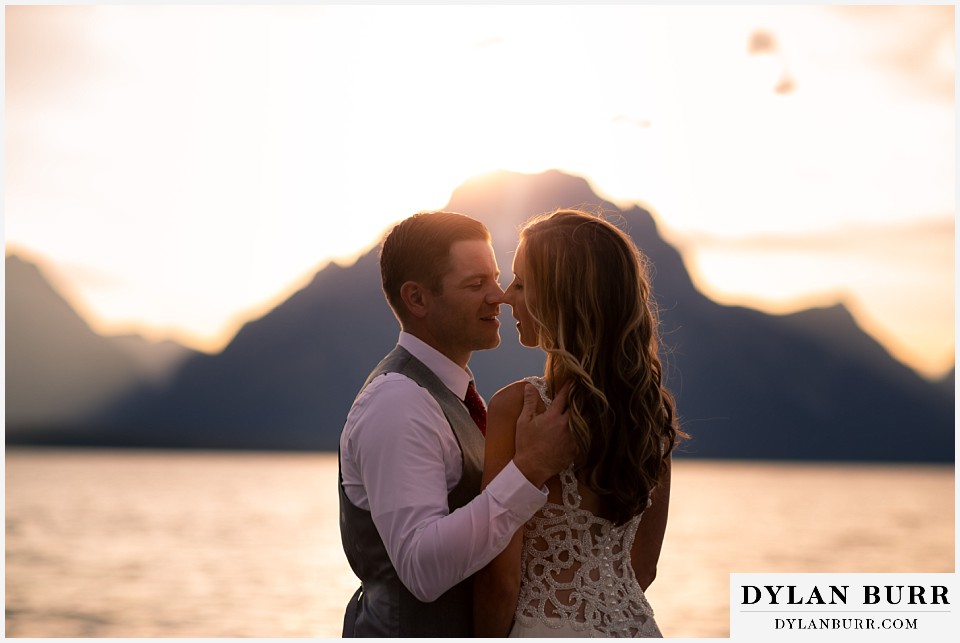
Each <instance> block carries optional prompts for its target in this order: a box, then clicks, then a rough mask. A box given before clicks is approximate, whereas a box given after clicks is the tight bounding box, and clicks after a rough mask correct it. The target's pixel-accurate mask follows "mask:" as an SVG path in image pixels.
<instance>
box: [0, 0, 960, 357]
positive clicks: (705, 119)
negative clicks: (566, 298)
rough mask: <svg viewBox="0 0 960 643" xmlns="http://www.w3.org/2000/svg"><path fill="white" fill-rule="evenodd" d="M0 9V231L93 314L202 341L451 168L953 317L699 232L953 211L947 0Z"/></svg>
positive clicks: (891, 315) (716, 277) (220, 333)
mask: <svg viewBox="0 0 960 643" xmlns="http://www.w3.org/2000/svg"><path fill="white" fill-rule="evenodd" d="M6 21H7V41H6V47H7V52H6V53H7V119H6V124H7V128H6V136H7V162H6V169H7V192H6V202H5V218H6V219H5V225H6V233H7V239H8V241H9V242H10V243H11V244H13V245H15V246H17V247H20V248H23V249H26V250H27V251H28V252H30V253H32V254H33V255H34V256H36V257H38V258H40V259H41V260H49V261H50V262H51V263H52V264H53V266H52V267H51V268H50V270H51V271H52V272H55V273H57V275H58V279H59V281H60V283H61V285H62V287H63V289H64V290H67V291H70V292H71V296H72V297H73V298H74V299H75V300H77V301H82V302H85V304H84V308H85V310H87V311H88V312H89V315H88V316H89V317H90V319H91V321H92V323H93V324H94V326H95V327H96V328H97V330H99V331H101V332H118V331H124V332H126V331H129V330H133V329H137V330H140V331H142V332H145V333H146V334H148V335H150V336H152V337H155V338H159V337H163V336H170V335H176V336H177V337H178V338H189V339H185V340H184V341H185V342H186V343H188V344H190V345H192V346H195V347H200V348H204V349H206V350H217V349H218V348H220V347H222V346H223V345H224V343H225V342H226V341H228V340H229V338H230V337H231V336H232V334H233V332H235V330H236V328H237V327H238V325H239V324H240V323H241V322H242V321H243V320H245V319H248V318H249V317H250V316H254V315H257V314H262V312H265V311H266V310H267V309H268V308H269V307H271V306H273V305H275V304H276V303H279V301H282V299H283V298H284V297H285V296H287V295H288V294H290V292H292V291H293V290H295V289H296V288H298V287H300V286H301V285H303V284H304V283H305V282H306V280H307V279H309V277H310V276H311V275H312V274H313V272H314V271H316V270H317V269H318V268H319V267H321V266H322V265H324V264H325V263H326V262H327V261H328V260H330V259H334V260H339V261H344V262H348V261H352V260H353V259H354V258H356V257H357V256H358V254H359V253H361V252H364V251H366V250H367V249H369V248H370V247H372V246H373V245H375V244H376V243H377V242H378V240H379V238H380V235H381V234H382V232H383V231H384V230H385V229H386V228H387V227H388V226H389V225H390V224H392V223H393V222H395V221H397V220H399V219H401V218H403V217H405V216H407V215H409V214H411V213H413V212H415V211H418V210H425V209H433V208H438V207H441V206H443V205H444V204H445V203H446V202H447V200H448V199H449V196H450V193H451V191H452V190H453V189H454V188H455V187H456V186H458V185H460V184H461V183H463V182H464V181H465V180H467V179H469V178H471V177H473V176H477V175H481V174H485V173H487V172H490V171H493V170H499V169H505V170H512V171H519V172H539V171H544V170H548V169H559V170H562V171H566V172H568V173H572V174H577V175H580V176H583V177H585V178H587V179H588V180H589V181H590V182H591V184H592V185H594V186H595V187H596V188H597V190H598V191H599V192H600V193H601V196H603V197H605V198H608V199H610V200H612V201H614V202H616V203H618V204H620V205H629V204H631V203H636V202H641V203H645V204H649V205H650V206H651V209H654V210H655V211H656V213H657V216H658V217H659V219H660V220H661V221H662V223H663V227H664V229H665V231H667V232H668V233H669V234H670V235H672V236H671V240H673V241H676V242H677V243H679V244H681V246H682V247H684V251H685V252H686V253H687V257H688V260H689V261H692V262H693V264H694V265H695V267H696V268H697V270H699V271H700V273H701V274H702V275H703V278H702V283H703V284H704V286H705V287H707V288H710V289H711V293H713V294H717V295H718V296H721V297H724V296H726V297H729V298H736V297H740V298H741V299H740V301H745V299H744V298H751V297H752V298H754V299H756V300H757V301H758V302H759V304H758V305H761V304H763V302H764V301H766V302H767V303H766V306H768V307H771V306H779V305H788V304H787V303H785V302H786V301H787V298H786V294H787V293H790V299H791V300H792V301H793V302H794V303H799V301H800V299H798V298H803V297H806V296H809V295H810V294H811V293H824V292H839V291H840V290H843V291H848V292H849V293H850V294H849V297H854V298H857V299H859V300H861V302H862V301H865V298H869V299H870V302H871V303H869V304H864V305H863V306H862V307H861V309H862V310H866V311H869V313H868V315H869V316H875V317H881V318H882V319H883V320H884V322H885V323H888V324H892V325H895V326H896V331H895V333H896V335H897V336H898V337H899V338H901V339H902V338H904V337H910V336H916V335H918V334H924V335H927V334H930V335H934V334H935V335H936V336H937V337H938V338H939V339H937V341H938V342H940V344H944V343H949V341H951V340H952V332H949V333H948V332H947V331H946V330H945V328H946V327H947V325H948V324H949V326H950V328H952V324H953V318H952V314H948V312H947V311H945V310H940V308H939V307H938V308H936V311H935V312H934V309H933V308H929V307H924V306H919V305H913V306H911V307H912V308H914V309H920V308H923V309H924V310H925V311H929V314H931V315H933V314H936V315H937V319H938V320H941V321H938V322H937V330H936V331H935V332H934V331H933V330H930V331H929V333H928V332H927V330H926V328H925V329H924V330H922V331H919V330H918V327H917V326H916V324H917V323H920V320H917V319H914V320H912V321H910V320H907V319H906V318H905V317H904V316H902V315H900V316H899V317H898V316H897V314H896V311H891V310H888V308H887V307H884V306H882V305H880V304H878V303H877V302H880V301H881V300H882V299H883V298H884V294H883V293H882V292H880V290H881V288H880V287H877V286H874V285H872V284H868V283H867V282H868V280H866V279H863V278H861V277H860V276H856V277H851V276H846V277H845V276H843V275H842V274H840V271H842V270H847V269H849V268H850V267H849V266H845V265H843V264H842V262H841V263H836V262H835V263H834V264H831V265H832V266H833V269H834V270H833V271H832V272H831V271H827V270H823V271H811V272H810V274H809V277H810V278H809V279H806V280H801V281H802V283H801V282H797V281H796V280H791V275H792V273H794V272H796V271H791V270H780V269H779V268H778V267H777V264H776V262H777V261H778V259H777V257H776V256H774V255H773V254H771V253H766V254H765V255H762V256H759V255H758V256H757V257H756V262H758V263H762V264H763V265H764V266H766V268H764V269H762V270H753V271H752V272H750V273H745V272H743V271H742V270H741V269H740V268H736V267H731V265H733V264H730V263H729V262H727V263H728V265H726V266H725V265H724V261H727V260H726V259H722V258H721V254H722V252H720V250H718V249H717V248H713V249H710V248H706V247H698V246H696V239H697V238H698V235H704V234H706V235H712V236H714V237H717V238H723V239H727V240H735V239H738V238H743V237H749V236H755V235H758V234H763V233H769V234H779V235H803V234H806V233H808V232H810V231H817V230H820V231H823V230H829V229H833V228H834V227H835V226H836V225H837V224H838V223H843V222H848V223H858V224H862V225H864V226H871V225H888V224H892V223H895V222H902V221H907V220H911V219H916V218H917V217H936V216H944V213H952V212H953V210H954V205H955V204H954V178H953V174H954V170H955V164H954V160H953V154H954V146H953V145H952V141H953V140H954V139H955V125H954V117H953V109H954V104H953V89H952V87H953V82H952V81H953V62H952V57H953V56H952V52H953V50H954V44H953V9H952V7H926V8H916V9H915V10H910V9H904V8H895V7H888V8H882V7H881V8H869V7H862V8H861V7H852V8H845V9H844V8H828V7H759V6H742V7H693V6H676V7H666V6H646V5H617V6H610V5H604V6H597V7H586V6H550V7H543V6H522V5H521V6H514V5H510V6H451V5H442V6H422V5H418V6H343V5H335V6H285V7H257V6H203V7H201V6H93V7H84V6H70V7H32V6H22V7H8V8H7V9H6ZM400 23H402V24H403V25H404V29H397V25H398V24H400ZM171 43H177V46H171ZM945 52H946V54H950V55H949V56H946V54H945ZM927 59H929V60H927ZM924 61H926V62H924ZM946 87H949V92H948V93H947V90H946V89H944V88H946ZM685 239H686V240H688V242H687V245H686V246H683V243H684V240H685ZM691 239H692V240H693V241H689V240H691ZM691 244H692V245H691ZM951 259H952V255H951ZM741 263H742V262H741ZM906 272H909V270H901V271H900V272H899V273H898V274H901V275H902V274H905V273H906ZM950 272H951V274H952V264H951V268H950ZM774 274H778V275H780V281H779V283H777V284H772V285H771V284H767V285H764V284H763V279H762V277H763V275H774ZM937 274H940V273H937ZM813 275H816V276H817V279H822V283H821V282H819V281H818V282H817V283H816V284H814V282H813ZM927 281H928V282H929V280H927ZM935 283H936V284H937V288H940V287H941V286H942V287H944V288H945V287H946V282H945V281H944V280H943V279H941V278H939V277H938V279H937V280H935ZM907 288H908V289H910V288H911V287H910V286H907ZM914 290H915V291H916V292H917V296H919V289H914ZM950 292H951V293H952V285H951V286H950ZM723 293H727V294H726V295H724V294H723ZM736 293H739V294H736ZM937 293H940V290H936V292H934V291H930V293H929V297H933V298H937V297H938V295H937ZM924 296H928V295H926V294H925V295H924ZM943 299H944V296H943V295H942V294H940V295H939V300H943ZM868 315H863V317H864V319H866V317H867V316H868ZM915 317H917V316H915ZM894 319H899V321H893V320H894ZM892 332H893V331H891V333H892ZM902 343H903V344H904V345H905V346H908V347H909V350H907V351H904V354H906V352H911V351H912V352H925V354H927V355H928V358H926V359H932V360H941V358H940V357H939V355H940V354H941V353H942V351H939V349H938V352H936V354H937V357H929V355H932V354H933V352H934V349H932V348H924V347H922V346H920V345H919V343H911V342H902ZM915 361H916V360H915ZM938 363H940V362H938Z"/></svg>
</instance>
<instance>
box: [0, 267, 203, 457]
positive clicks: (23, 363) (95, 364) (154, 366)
mask: <svg viewBox="0 0 960 643" xmlns="http://www.w3.org/2000/svg"><path fill="white" fill-rule="evenodd" d="M4 267H5V272H6V274H5V288H6V337H5V342H6V432H7V436H8V438H10V437H12V438H14V439H16V436H18V435H21V434H23V433H25V432H27V433H29V434H31V435H33V439H36V438H37V436H38V435H41V434H43V435H46V434H47V432H49V431H55V432H62V431H67V432H68V433H74V434H76V435H77V436H82V435H84V429H86V428H88V427H89V423H90V418H91V417H94V416H96V414H98V413H99V412H101V411H102V410H103V409H104V407H108V406H111V405H112V404H115V403H116V402H117V401H118V400H119V399H121V398H123V397H124V396H125V395H126V394H128V393H129V392H130V391H131V390H132V389H134V388H136V387H139V386H151V385H152V386H160V385H162V384H163V383H165V382H167V381H168V380H169V378H170V377H171V375H172V373H173V371H174V370H175V369H176V367H177V366H178V365H179V363H181V362H182V361H184V360H185V359H186V358H187V357H189V356H190V355H191V354H193V353H194V351H190V350H188V349H186V348H184V347H182V346H180V345H179V344H176V343H174V342H169V341H167V342H159V343H152V342H148V341H147V340H145V339H143V338H142V337H140V336H139V335H126V336H122V337H103V336H101V335H99V334H97V333H96V332H94V331H93V330H92V329H91V328H90V326H89V325H88V324H87V323H86V322H85V321H84V320H83V319H82V318H81V317H80V316H79V315H78V314H77V313H76V312H75V311H74V310H73V308H72V307H71V306H70V304H69V303H67V301H66V300H65V299H64V298H63V296H62V295H61V294H60V293H59V292H58V291H57V290H56V289H55V288H54V287H53V286H52V285H51V284H50V282H49V280H48V279H47V278H46V277H45V276H44V275H43V273H42V272H41V270H40V268H39V267H38V266H37V265H36V264H33V263H31V262H29V261H26V260H24V259H22V258H20V257H18V256H16V255H8V256H7V257H6V260H5V262H4ZM80 439H82V438H80Z"/></svg>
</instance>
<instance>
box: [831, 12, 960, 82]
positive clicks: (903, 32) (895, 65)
mask: <svg viewBox="0 0 960 643" xmlns="http://www.w3.org/2000/svg"><path fill="white" fill-rule="evenodd" d="M830 10H832V11H833V12H834V13H835V15H837V16H838V17H839V18H840V19H841V20H843V21H845V22H847V23H848V26H850V27H851V28H852V29H853V30H854V31H855V32H858V33H859V35H860V36H861V37H862V38H863V39H864V42H863V44H862V46H861V47H860V51H861V52H862V55H863V56H864V58H866V60H867V61H868V62H870V63H873V64H875V65H877V66H878V67H879V68H880V69H883V70H885V71H886V72H887V73H889V74H891V75H893V76H894V77H895V78H896V79H897V81H898V82H899V83H901V84H902V85H903V86H904V87H905V88H907V89H911V90H917V91H922V92H925V93H927V94H928V95H932V96H936V97H938V98H941V99H947V100H953V98H954V74H955V67H956V65H955V62H956V54H955V51H956V49H955V48H956V44H955V34H954V30H955V26H954V11H955V8H954V7H953V6H923V7H918V6H835V7H830Z"/></svg>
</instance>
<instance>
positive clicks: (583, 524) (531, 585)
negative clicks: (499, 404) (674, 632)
mask: <svg viewBox="0 0 960 643" xmlns="http://www.w3.org/2000/svg"><path fill="white" fill-rule="evenodd" d="M527 381H528V382H530V383H531V384H533V385H534V386H535V387H537V390H538V391H540V397H542V398H543V401H544V403H545V404H546V405H547V406H549V405H550V402H551V400H550V398H549V397H548V395H547V390H546V389H547V386H546V381H545V380H544V379H543V378H542V377H528V378H527ZM560 481H561V483H562V485H563V504H556V503H552V502H548V503H547V504H546V505H544V506H543V508H542V509H541V510H540V511H538V512H537V513H536V515H534V516H533V518H531V519H530V520H529V521H528V522H527V524H526V526H525V527H524V533H523V553H522V556H521V565H522V572H521V577H520V597H519V600H518V602H517V612H516V614H515V616H514V625H513V629H511V630H510V636H511V637H537V638H545V637H551V638H556V637H562V638H570V637H633V638H637V637H642V638H659V637H662V636H663V635H662V634H661V633H660V628H658V627H657V623H656V621H655V620H654V618H653V610H652V609H651V607H650V603H648V602H647V598H646V596H644V594H643V590H642V589H640V585H639V584H638V583H637V579H636V576H635V575H634V572H633V567H631V565H630V548H631V546H632V545H633V539H634V536H636V533H637V527H638V526H639V524H640V516H634V517H633V518H632V519H631V520H630V521H628V522H627V523H626V524H623V525H620V526H619V527H618V526H616V525H614V524H613V523H612V522H610V521H609V520H605V519H603V518H600V517H598V516H595V515H594V514H593V513H591V512H590V511H587V510H586V509H582V508H581V507H580V500H581V498H580V493H579V488H578V486H577V479H576V477H575V476H574V474H573V467H572V466H570V467H568V468H567V469H566V470H565V471H563V472H561V474H560ZM648 506H649V504H648Z"/></svg>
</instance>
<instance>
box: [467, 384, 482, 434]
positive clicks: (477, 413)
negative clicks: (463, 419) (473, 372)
mask: <svg viewBox="0 0 960 643" xmlns="http://www.w3.org/2000/svg"><path fill="white" fill-rule="evenodd" d="M463 402H464V404H466V405H467V410H468V411H470V417H472V418H473V421H474V422H476V423H477V426H478V427H479V428H480V433H482V434H483V435H484V436H486V435H487V407H486V405H485V404H484V403H483V398H482V397H480V394H479V393H477V387H476V386H474V384H473V380H470V386H468V387H467V396H466V397H465V398H463Z"/></svg>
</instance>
